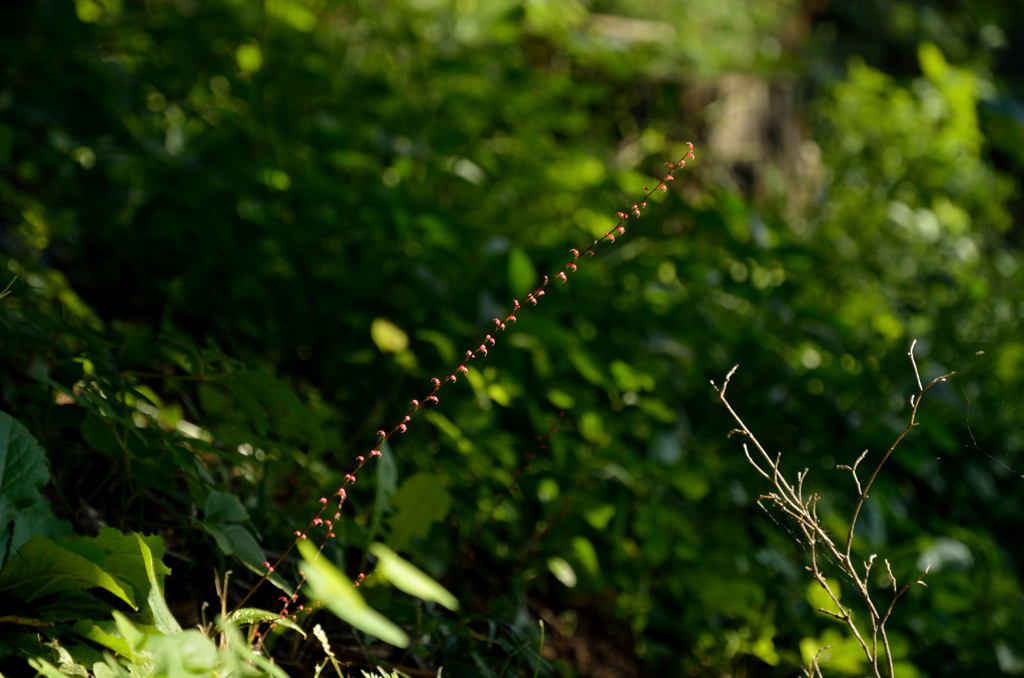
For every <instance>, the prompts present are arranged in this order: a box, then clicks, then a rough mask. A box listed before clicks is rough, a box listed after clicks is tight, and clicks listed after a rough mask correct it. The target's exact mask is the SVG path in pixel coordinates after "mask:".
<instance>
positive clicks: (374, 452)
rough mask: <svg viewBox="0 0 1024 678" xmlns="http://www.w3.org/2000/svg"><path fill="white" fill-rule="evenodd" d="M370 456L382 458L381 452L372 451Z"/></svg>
mask: <svg viewBox="0 0 1024 678" xmlns="http://www.w3.org/2000/svg"><path fill="white" fill-rule="evenodd" d="M430 397H431V398H434V396H430ZM434 399H435V400H437V399H436V398H434ZM370 456H371V457H379V456H381V453H380V450H370Z"/></svg>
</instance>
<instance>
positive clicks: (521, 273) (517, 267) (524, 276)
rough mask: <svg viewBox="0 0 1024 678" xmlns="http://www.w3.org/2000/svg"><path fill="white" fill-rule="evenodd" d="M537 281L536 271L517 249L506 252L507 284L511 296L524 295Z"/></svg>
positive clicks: (527, 258) (524, 255)
mask: <svg viewBox="0 0 1024 678" xmlns="http://www.w3.org/2000/svg"><path fill="white" fill-rule="evenodd" d="M536 281H537V270H536V269H535V268H534V267H533V263H532V262H531V261H530V257H528V256H526V252H524V251H523V250H522V248H519V247H513V248H512V249H510V250H509V252H508V284H509V289H510V290H511V292H512V294H513V295H517V294H525V293H526V291H527V290H529V289H530V288H531V286H532V285H533V284H534V283H535V282H536Z"/></svg>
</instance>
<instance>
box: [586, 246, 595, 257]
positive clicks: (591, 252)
mask: <svg viewBox="0 0 1024 678" xmlns="http://www.w3.org/2000/svg"><path fill="white" fill-rule="evenodd" d="M587 254H589V255H590V256H594V255H595V254H597V252H595V251H594V248H593V247H591V248H590V249H588V250H587Z"/></svg>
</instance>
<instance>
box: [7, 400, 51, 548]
mask: <svg viewBox="0 0 1024 678" xmlns="http://www.w3.org/2000/svg"><path fill="white" fill-rule="evenodd" d="M49 479H50V471H49V468H48V466H47V461H46V453H45V452H44V451H43V448H42V447H40V445H39V443H38V442H36V439H35V438H33V437H32V434H30V433H29V432H28V429H26V428H25V427H24V426H22V425H21V424H20V423H18V421H17V420H16V419H14V418H13V417H11V416H10V415H9V414H7V413H5V412H0V565H3V562H4V559H5V558H6V557H7V555H8V553H9V552H13V551H14V550H15V549H17V548H18V547H19V546H20V545H21V544H20V543H14V542H13V541H11V531H10V528H9V525H11V523H14V524H15V529H16V528H17V523H18V521H19V519H21V518H23V517H24V516H25V511H26V509H28V508H29V507H32V506H33V505H36V504H38V503H39V500H40V497H41V496H42V495H41V494H40V490H41V489H42V487H43V485H45V484H46V483H47V481H48V480H49ZM16 536H17V535H16ZM15 541H16V540H15Z"/></svg>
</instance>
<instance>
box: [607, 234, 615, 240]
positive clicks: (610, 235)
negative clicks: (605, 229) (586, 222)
mask: <svg viewBox="0 0 1024 678" xmlns="http://www.w3.org/2000/svg"><path fill="white" fill-rule="evenodd" d="M608 240H610V241H611V242H615V236H614V235H612V234H611V233H609V234H608Z"/></svg>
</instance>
